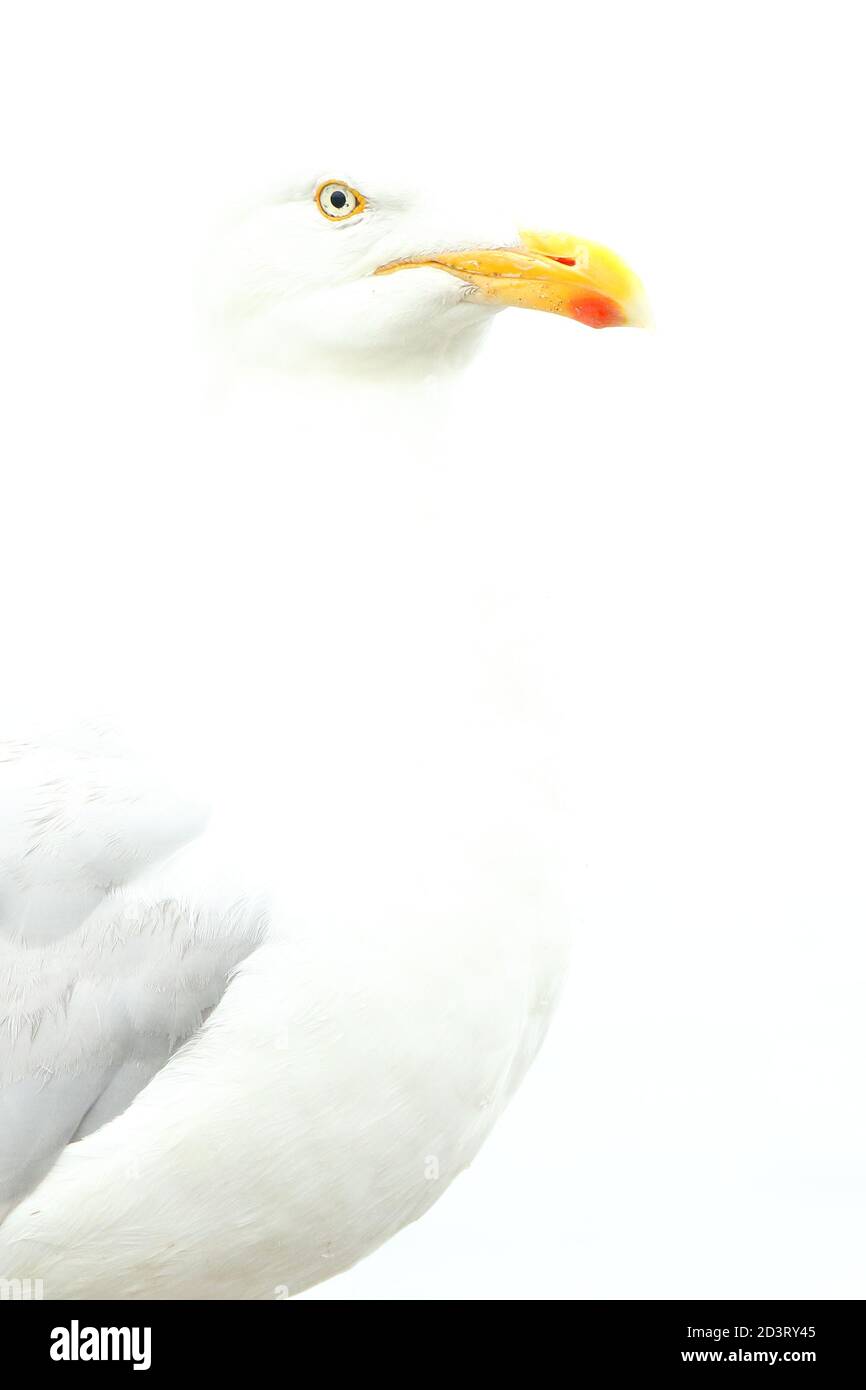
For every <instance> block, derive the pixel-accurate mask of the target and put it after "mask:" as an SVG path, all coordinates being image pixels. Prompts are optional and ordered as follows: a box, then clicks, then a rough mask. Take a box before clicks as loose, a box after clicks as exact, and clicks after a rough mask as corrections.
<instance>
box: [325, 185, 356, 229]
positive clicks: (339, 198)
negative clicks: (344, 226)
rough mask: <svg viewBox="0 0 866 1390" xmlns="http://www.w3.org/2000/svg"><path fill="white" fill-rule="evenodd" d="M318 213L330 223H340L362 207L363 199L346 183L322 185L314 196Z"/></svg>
mask: <svg viewBox="0 0 866 1390" xmlns="http://www.w3.org/2000/svg"><path fill="white" fill-rule="evenodd" d="M316 202H317V203H318V205H319V211H320V212H323V213H324V214H325V216H326V217H329V218H330V219H331V221H332V222H342V221H343V220H344V219H345V218H347V217H351V216H352V214H353V213H355V212H360V211H361V209H362V208H363V207H364V199H363V198H362V197H361V195H360V193H358V192H356V190H355V189H354V188H350V187H349V185H348V184H347V183H323V184H322V186H321V188H320V189H319V191H318V192H317V194H316Z"/></svg>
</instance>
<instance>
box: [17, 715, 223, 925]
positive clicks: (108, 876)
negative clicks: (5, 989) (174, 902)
mask: <svg viewBox="0 0 866 1390" xmlns="http://www.w3.org/2000/svg"><path fill="white" fill-rule="evenodd" d="M206 818H207V815H206V810H205V808H204V806H203V805H202V804H201V803H197V802H194V801H192V800H190V799H188V798H184V797H182V796H178V795H177V792H176V790H175V788H174V787H173V786H172V785H171V782H170V780H169V779H167V778H161V777H160V775H159V773H158V772H157V771H156V770H155V769H154V765H153V762H152V760H150V759H145V758H143V757H140V756H139V757H136V756H135V755H134V754H132V753H131V752H130V751H129V750H128V749H127V748H126V747H125V746H124V745H123V744H122V743H121V741H120V740H119V739H118V738H117V737H116V736H115V735H114V734H113V733H112V732H111V731H110V730H104V729H100V728H93V727H90V726H79V727H76V728H74V729H72V730H70V731H65V732H60V733H53V734H50V735H44V736H43V735H40V737H39V738H38V739H25V740H19V741H15V742H12V741H0V939H2V938H3V937H7V938H12V939H23V940H25V941H27V942H28V943H30V944H35V943H37V942H43V943H44V942H47V941H50V940H52V939H55V938H57V937H59V936H62V935H63V934H64V933H66V932H70V931H74V930H75V928H76V927H78V926H80V925H81V923H82V922H83V921H84V919H85V918H86V917H87V915H88V914H89V913H90V912H91V911H92V910H93V909H94V908H95V907H96V906H97V904H98V903H99V902H100V901H101V900H102V899H103V898H104V897H105V895H106V894H107V893H108V892H110V891H111V890H112V889H113V888H116V887H118V886H120V885H122V884H126V883H129V882H130V881H131V880H132V879H134V878H135V876H136V875H137V874H139V873H141V872H142V870H144V869H146V868H149V867H151V866H153V865H154V864H157V863H158V862H159V861H160V860H161V859H163V858H165V857H166V856H167V855H169V854H171V853H173V852H174V851H175V850H176V849H178V848H179V847H180V846H181V845H183V844H185V843H187V842H188V841H189V840H190V839H192V838H194V837H195V836H196V835H197V834H198V833H199V832H200V830H201V829H202V827H203V825H204V823H205V821H206Z"/></svg>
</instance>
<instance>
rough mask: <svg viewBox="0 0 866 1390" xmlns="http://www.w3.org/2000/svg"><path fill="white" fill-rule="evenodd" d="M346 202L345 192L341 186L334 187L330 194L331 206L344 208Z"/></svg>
mask: <svg viewBox="0 0 866 1390" xmlns="http://www.w3.org/2000/svg"><path fill="white" fill-rule="evenodd" d="M347 202H348V199H347V197H346V195H345V193H344V192H343V190H342V188H335V189H334V191H333V193H332V194H331V207H332V208H344V207H345V206H346V203H347Z"/></svg>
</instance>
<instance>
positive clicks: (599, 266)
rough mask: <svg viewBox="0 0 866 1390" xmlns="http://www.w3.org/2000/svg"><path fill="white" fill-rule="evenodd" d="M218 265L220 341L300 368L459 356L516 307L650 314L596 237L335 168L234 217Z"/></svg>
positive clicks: (214, 277)
mask: <svg viewBox="0 0 866 1390" xmlns="http://www.w3.org/2000/svg"><path fill="white" fill-rule="evenodd" d="M210 270H211V273H210V275H209V281H210V284H209V291H210V293H209V297H210V300H211V303H212V306H213V307H214V309H215V310H216V318H217V321H218V324H219V326H220V328H221V330H222V334H223V337H224V339H226V340H227V341H228V342H229V343H230V344H231V346H232V348H233V349H234V351H235V352H236V353H237V354H238V355H239V356H240V357H241V359H243V360H246V361H248V362H249V361H252V362H256V363H258V364H260V365H264V366H268V367H278V368H288V369H292V370H304V369H308V370H309V369H311V370H321V369H343V370H347V371H349V372H353V373H357V374H371V375H375V374H377V373H389V374H391V373H394V372H396V371H399V372H404V373H409V374H416V375H424V374H426V373H430V372H434V371H436V370H437V369H438V368H443V367H449V366H451V367H453V366H460V365H462V364H463V363H465V362H466V361H467V360H468V358H469V357H471V355H472V354H473V353H474V351H475V350H476V349H477V347H478V345H479V343H480V341H481V339H482V338H483V335H484V333H485V331H486V329H487V327H488V326H489V324H490V323H491V321H492V319H493V317H494V316H495V315H496V314H497V313H498V312H500V311H501V310H502V309H505V308H508V307H516V308H523V309H539V310H543V311H545V312H547V313H552V314H560V315H564V316H565V317H567V318H571V319H573V320H575V322H577V323H579V324H583V325H586V326H588V327H590V328H609V327H620V326H645V325H646V324H647V322H648V318H649V315H648V310H647V305H646V299H645V296H644V292H643V288H642V286H641V284H640V281H639V280H638V278H637V276H636V275H635V274H634V273H633V272H632V271H631V270H630V269H629V268H628V266H627V265H626V264H625V263H624V262H623V261H622V260H621V259H620V258H619V257H618V256H616V255H615V254H614V253H613V252H612V251H609V250H607V248H605V247H603V246H600V245H599V244H598V243H596V242H591V241H585V240H582V239H580V238H578V237H575V236H572V235H569V234H566V233H562V232H550V231H547V232H544V231H530V230H517V229H516V228H515V227H514V226H513V225H510V224H509V221H508V219H507V218H504V217H501V216H500V215H498V214H494V213H492V212H490V211H489V210H488V209H487V208H486V207H485V206H484V199H481V207H480V209H479V208H476V210H475V211H471V210H470V207H469V206H467V204H466V202H465V201H462V200H460V199H458V200H457V201H456V203H455V204H454V205H452V206H450V207H449V206H448V205H447V204H445V203H443V200H442V199H441V197H437V196H431V192H430V190H418V189H415V188H406V187H397V186H395V185H394V184H393V183H383V182H382V181H379V180H375V179H372V178H365V177H363V176H361V175H360V174H356V173H354V172H349V171H345V170H343V171H340V170H337V169H330V168H329V169H325V170H319V171H317V172H316V173H314V174H311V175H308V176H306V177H304V178H302V179H298V180H297V181H296V182H294V183H293V184H291V185H289V186H284V187H282V188H280V189H279V190H278V191H277V192H275V193H274V194H273V195H272V196H269V197H267V198H265V199H263V200H260V201H258V202H256V203H255V204H253V205H251V206H248V207H246V208H244V209H243V210H242V211H241V212H240V213H239V214H237V215H236V216H234V217H233V218H232V219H231V220H230V221H229V222H228V223H227V225H226V227H225V228H224V231H223V235H222V236H221V238H220V240H219V249H218V252H217V254H216V255H215V257H214V258H213V260H212V262H211V267H210Z"/></svg>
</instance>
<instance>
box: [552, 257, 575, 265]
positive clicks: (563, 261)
mask: <svg viewBox="0 0 866 1390" xmlns="http://www.w3.org/2000/svg"><path fill="white" fill-rule="evenodd" d="M550 259H551V260H552V261H559V264H560V265H577V261H576V260H575V259H574V257H573V256H551V258H550Z"/></svg>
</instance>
